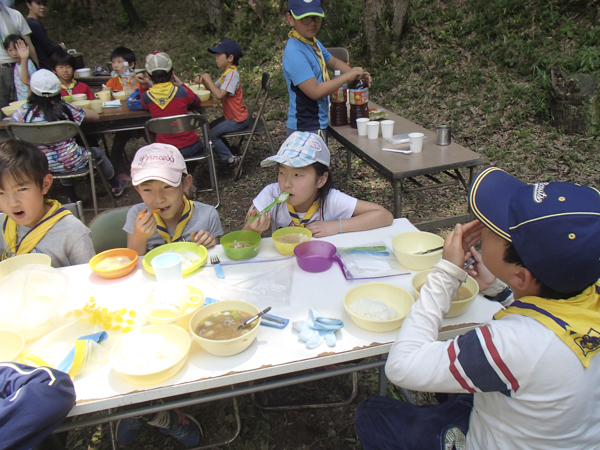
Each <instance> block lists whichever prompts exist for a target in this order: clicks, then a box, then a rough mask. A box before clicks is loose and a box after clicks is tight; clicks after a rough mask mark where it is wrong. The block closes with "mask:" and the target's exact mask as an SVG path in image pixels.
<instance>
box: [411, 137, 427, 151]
mask: <svg viewBox="0 0 600 450" xmlns="http://www.w3.org/2000/svg"><path fill="white" fill-rule="evenodd" d="M424 136H425V135H424V134H423V133H410V134H409V135H408V142H409V143H410V151H411V152H413V153H421V150H422V148H423V137H424Z"/></svg>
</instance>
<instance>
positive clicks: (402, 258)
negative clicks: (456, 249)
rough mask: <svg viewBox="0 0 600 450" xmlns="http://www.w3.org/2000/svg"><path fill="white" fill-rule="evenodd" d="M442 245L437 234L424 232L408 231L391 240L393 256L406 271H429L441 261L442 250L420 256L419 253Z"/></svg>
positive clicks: (441, 240)
mask: <svg viewBox="0 0 600 450" xmlns="http://www.w3.org/2000/svg"><path fill="white" fill-rule="evenodd" d="M443 245H444V239H443V238H441V237H440V236H438V235H437V234H433V233H427V232H425V231H408V232H406V233H401V234H398V235H397V236H395V237H394V239H392V247H393V248H394V254H395V255H396V259H397V260H398V262H399V263H400V264H402V265H403V266H404V267H406V268H407V269H412V270H425V269H431V268H432V267H433V266H434V265H435V264H436V263H437V262H438V261H439V260H440V259H442V249H441V248H440V249H439V250H436V251H434V252H431V253H427V254H425V255H422V254H421V253H423V252H425V251H427V250H432V249H435V248H438V247H442V246H443Z"/></svg>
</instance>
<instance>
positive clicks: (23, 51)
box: [15, 39, 31, 75]
mask: <svg viewBox="0 0 600 450" xmlns="http://www.w3.org/2000/svg"><path fill="white" fill-rule="evenodd" d="M15 48H16V49H17V54H18V55H19V58H21V62H24V61H27V60H28V59H29V47H28V46H27V44H26V43H25V41H23V40H20V39H19V40H18V41H17V43H16V44H15ZM30 75H31V74H30Z"/></svg>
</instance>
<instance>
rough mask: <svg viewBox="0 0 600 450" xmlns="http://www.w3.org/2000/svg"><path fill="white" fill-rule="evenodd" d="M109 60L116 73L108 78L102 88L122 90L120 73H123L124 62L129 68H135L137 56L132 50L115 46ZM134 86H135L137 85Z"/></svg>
mask: <svg viewBox="0 0 600 450" xmlns="http://www.w3.org/2000/svg"><path fill="white" fill-rule="evenodd" d="M110 61H111V63H112V70H113V72H114V73H115V74H116V76H114V77H112V78H111V79H110V80H108V81H107V82H106V85H105V86H104V87H103V88H102V90H103V91H106V90H111V91H122V90H123V80H121V75H123V72H124V70H125V63H127V64H128V65H129V69H130V70H135V64H136V61H137V58H136V57H135V53H133V50H131V49H129V48H127V47H117V48H115V49H114V50H113V52H112V53H111V55H110ZM134 87H136V88H137V87H139V86H134Z"/></svg>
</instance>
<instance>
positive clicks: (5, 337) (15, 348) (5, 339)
mask: <svg viewBox="0 0 600 450" xmlns="http://www.w3.org/2000/svg"><path fill="white" fill-rule="evenodd" d="M0 342H2V345H0V361H1V362H20V359H21V353H22V352H23V347H24V346H25V339H24V338H23V336H21V335H20V334H19V333H17V332H15V331H8V330H0Z"/></svg>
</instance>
